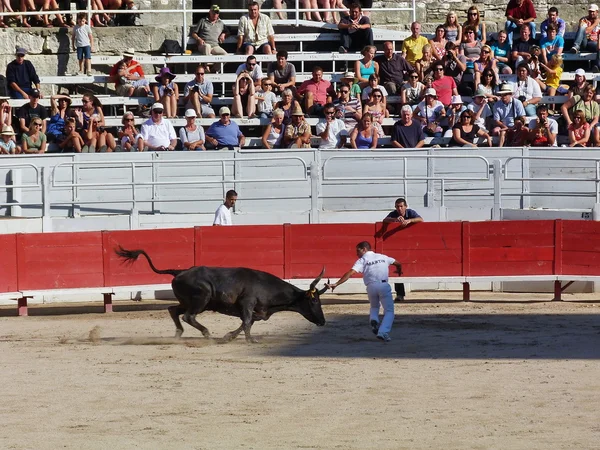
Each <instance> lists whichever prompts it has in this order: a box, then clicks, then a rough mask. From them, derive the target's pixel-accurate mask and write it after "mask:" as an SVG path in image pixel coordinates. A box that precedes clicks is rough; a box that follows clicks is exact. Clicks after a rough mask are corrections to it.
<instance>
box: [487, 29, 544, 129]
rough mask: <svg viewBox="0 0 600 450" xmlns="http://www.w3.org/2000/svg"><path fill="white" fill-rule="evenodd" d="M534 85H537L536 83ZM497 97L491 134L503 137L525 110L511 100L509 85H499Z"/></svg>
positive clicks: (514, 99) (518, 103) (516, 101)
mask: <svg viewBox="0 0 600 450" xmlns="http://www.w3.org/2000/svg"><path fill="white" fill-rule="evenodd" d="M524 28H526V27H524ZM535 84H536V85H537V83H535ZM498 95H500V100H498V101H496V102H495V103H494V106H493V108H492V112H493V120H494V124H493V126H494V128H493V130H492V134H493V135H494V136H504V134H505V133H506V132H507V131H508V130H509V129H511V128H512V127H513V126H514V125H515V119H516V118H517V117H523V116H525V108H523V104H522V103H521V101H520V100H518V99H516V98H513V88H512V86H511V85H510V84H509V83H502V84H501V85H500V89H499V90H498Z"/></svg>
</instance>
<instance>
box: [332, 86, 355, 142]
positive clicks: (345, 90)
mask: <svg viewBox="0 0 600 450" xmlns="http://www.w3.org/2000/svg"><path fill="white" fill-rule="evenodd" d="M339 92H340V96H339V98H338V99H337V100H335V101H334V102H333V104H334V106H335V110H336V118H338V119H342V120H343V121H344V124H345V125H346V130H347V131H348V133H350V132H351V131H352V130H353V129H354V127H355V126H356V122H358V121H359V120H360V118H361V117H362V105H361V103H360V100H359V99H357V98H356V97H350V86H349V85H348V84H347V83H342V84H341V85H340V91H339Z"/></svg>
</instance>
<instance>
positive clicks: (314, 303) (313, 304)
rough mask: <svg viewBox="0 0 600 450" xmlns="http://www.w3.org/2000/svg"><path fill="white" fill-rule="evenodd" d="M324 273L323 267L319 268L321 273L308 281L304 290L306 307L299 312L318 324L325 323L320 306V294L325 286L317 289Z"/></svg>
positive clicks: (324, 289)
mask: <svg viewBox="0 0 600 450" xmlns="http://www.w3.org/2000/svg"><path fill="white" fill-rule="evenodd" d="M324 273H325V267H323V270H321V273H320V274H319V276H318V277H317V278H315V279H314V280H313V282H312V283H310V287H309V288H308V290H307V291H306V292H305V296H306V302H305V304H307V305H308V308H305V310H304V311H303V312H301V314H302V315H303V316H304V317H306V319H308V320H310V321H311V322H312V323H314V324H315V325H318V326H323V325H325V316H324V315H323V309H322V308H321V298H320V296H321V294H323V293H324V292H325V291H327V286H325V287H323V289H321V290H318V289H317V284H318V283H319V281H321V278H322V277H323V274H324Z"/></svg>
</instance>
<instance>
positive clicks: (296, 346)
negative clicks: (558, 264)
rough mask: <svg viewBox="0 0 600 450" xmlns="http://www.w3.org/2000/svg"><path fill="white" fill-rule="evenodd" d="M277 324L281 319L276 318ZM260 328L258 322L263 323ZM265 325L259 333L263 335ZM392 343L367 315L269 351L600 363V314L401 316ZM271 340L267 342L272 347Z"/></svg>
mask: <svg viewBox="0 0 600 450" xmlns="http://www.w3.org/2000/svg"><path fill="white" fill-rule="evenodd" d="M271 320H276V317H273V318H272V319H271ZM257 325H258V324H257ZM260 328H261V327H260V326H255V329H253V332H254V333H255V334H256V335H257V336H260V334H259V333H260ZM391 336H392V341H391V342H382V341H379V340H377V339H376V338H375V336H374V335H373V334H372V332H371V329H370V327H369V324H368V318H367V310H366V308H365V314H364V315H360V316H359V315H329V316H327V324H326V325H325V326H323V327H314V328H312V330H307V332H306V333H305V334H303V335H300V336H293V339H291V340H290V341H288V342H286V343H284V344H283V345H273V346H269V345H265V346H264V348H263V350H264V352H265V353H267V354H270V355H277V356H286V357H313V358H314V357H323V358H412V359H414V358H424V359H425V358H426V359H461V358H464V359H505V358H507V359H600V314H462V313H457V314H403V313H402V311H400V312H399V313H398V312H397V314H396V319H395V321H394V326H393V330H392V333H391ZM270 340H271V337H270V336H266V337H265V338H264V341H263V342H264V343H265V344H268V343H269V341H270Z"/></svg>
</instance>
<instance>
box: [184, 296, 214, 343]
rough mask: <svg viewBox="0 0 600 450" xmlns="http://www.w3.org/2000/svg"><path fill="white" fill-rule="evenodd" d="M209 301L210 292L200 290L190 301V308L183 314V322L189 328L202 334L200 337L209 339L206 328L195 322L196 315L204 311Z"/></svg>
mask: <svg viewBox="0 0 600 450" xmlns="http://www.w3.org/2000/svg"><path fill="white" fill-rule="evenodd" d="M209 300H210V292H209V291H208V290H205V289H202V290H200V291H199V292H198V293H197V294H195V295H194V296H193V297H192V298H191V299H190V303H189V304H190V307H189V308H187V310H186V311H185V313H184V314H183V321H184V322H186V323H189V324H190V325H191V326H193V327H194V328H196V329H197V330H199V331H200V332H201V333H202V336H204V337H205V338H209V337H210V332H209V331H208V328H206V327H205V326H203V325H202V324H201V323H200V322H198V321H197V320H196V315H198V314H200V313H201V312H202V311H204V308H206V305H208V302H209Z"/></svg>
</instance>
